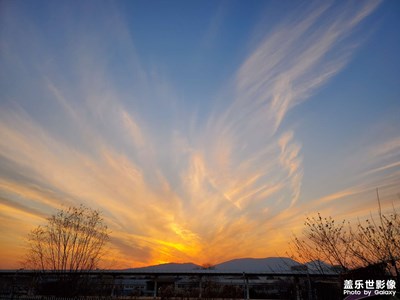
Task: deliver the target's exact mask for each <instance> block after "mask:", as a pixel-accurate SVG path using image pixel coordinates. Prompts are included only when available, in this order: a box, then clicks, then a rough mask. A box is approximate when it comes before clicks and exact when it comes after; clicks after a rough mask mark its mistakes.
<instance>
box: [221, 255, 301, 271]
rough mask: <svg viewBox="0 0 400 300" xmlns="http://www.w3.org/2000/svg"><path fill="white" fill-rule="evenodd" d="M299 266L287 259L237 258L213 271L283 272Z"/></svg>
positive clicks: (297, 263)
mask: <svg viewBox="0 0 400 300" xmlns="http://www.w3.org/2000/svg"><path fill="white" fill-rule="evenodd" d="M300 265H301V264H300V263H299V262H297V261H295V260H293V259H291V258H288V257H267V258H239V259H233V260H230V261H227V262H224V263H221V264H218V265H216V266H215V269H216V270H218V271H232V272H285V271H290V268H291V267H293V266H300Z"/></svg>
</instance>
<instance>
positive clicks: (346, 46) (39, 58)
mask: <svg viewBox="0 0 400 300" xmlns="http://www.w3.org/2000/svg"><path fill="white" fill-rule="evenodd" d="M0 6H1V7H0V11H1V13H0V14H1V17H0V47H1V53H0V70H1V71H0V106H1V110H0V135H1V141H0V207H1V210H0V220H1V222H0V223H1V224H2V225H1V227H0V242H1V244H3V245H7V246H6V247H4V249H2V250H1V257H2V258H1V261H0V262H1V264H0V267H3V268H6V267H17V265H18V260H19V257H20V256H21V255H22V254H23V251H24V238H25V236H26V234H27V232H29V230H31V229H32V228H34V227H35V226H37V225H38V224H42V223H43V222H44V218H45V217H46V216H48V215H49V214H51V213H53V212H54V211H55V210H56V209H58V208H60V207H63V206H68V205H77V204H80V203H84V204H86V205H88V206H90V207H94V208H96V209H100V210H102V211H103V213H104V216H105V219H106V221H107V223H108V224H109V226H110V228H111V230H112V232H113V234H112V239H111V248H112V249H111V252H110V255H109V257H108V266H109V267H132V266H140V265H147V264H152V263H162V262H171V261H175V262H187V261H192V262H196V263H217V262H221V261H224V260H227V259H231V258H237V257H244V256H246V257H247V256H251V257H267V256H276V255H284V253H280V252H279V251H281V249H282V248H284V246H285V245H287V242H288V241H289V239H290V236H291V235H292V233H298V232H300V231H301V228H302V224H303V220H304V218H305V217H306V216H307V215H308V216H311V215H313V214H315V213H317V212H321V213H322V214H325V215H332V216H333V217H335V218H347V219H357V217H362V216H364V215H367V214H369V213H370V212H371V211H372V212H373V211H376V207H377V203H376V194H375V189H376V188H379V190H380V194H381V198H382V203H383V205H384V207H391V206H392V205H395V206H399V201H400V200H399V197H398V194H399V193H400V189H399V186H400V184H399V183H400V135H399V132H400V130H399V129H400V118H399V115H400V100H399V95H400V84H399V78H400V76H399V75H400V74H399V72H400V71H399V70H400V59H399V55H398V53H400V36H399V34H398V31H396V29H397V28H398V27H399V25H400V24H399V23H400V18H399V16H400V5H399V4H398V3H397V2H396V1H357V2H355V1H354V2H339V1H337V2H330V1H324V2H309V1H290V2H289V1H287V2H284V1H104V2H103V1H101V2H98V1H82V2H79V3H78V2H69V1H57V2H51V1H35V2H28V1H3V2H1V4H0ZM238 244H240V245H241V247H237V245H238Z"/></svg>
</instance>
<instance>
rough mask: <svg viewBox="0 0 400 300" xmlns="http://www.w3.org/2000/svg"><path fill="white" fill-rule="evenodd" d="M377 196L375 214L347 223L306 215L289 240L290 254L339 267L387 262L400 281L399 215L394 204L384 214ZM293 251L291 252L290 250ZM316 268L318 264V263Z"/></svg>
mask: <svg viewBox="0 0 400 300" xmlns="http://www.w3.org/2000/svg"><path fill="white" fill-rule="evenodd" d="M377 198H378V205H379V210H378V217H373V215H372V214H371V217H370V218H369V219H366V220H364V221H362V220H358V223H357V224H356V226H351V224H350V223H349V222H346V221H344V220H343V221H341V222H335V220H334V219H333V218H332V217H328V218H323V217H321V215H320V214H318V216H317V217H312V218H307V219H306V221H305V223H304V225H305V229H304V231H303V235H302V236H301V237H298V236H295V237H294V239H293V241H292V255H291V256H292V257H294V258H297V259H300V260H302V261H325V262H329V263H330V264H331V265H339V266H340V267H341V268H342V270H345V271H346V270H351V269H356V268H365V267H370V266H374V265H387V267H388V269H389V270H390V271H391V273H392V275H394V276H395V277H396V278H397V280H399V279H400V278H399V277H400V276H399V263H400V215H399V213H398V212H397V211H396V209H395V207H394V206H393V210H392V211H391V212H390V213H386V214H384V213H383V212H382V210H381V204H380V199H379V194H378V193H377ZM293 252H294V253H293ZM317 267H318V266H317Z"/></svg>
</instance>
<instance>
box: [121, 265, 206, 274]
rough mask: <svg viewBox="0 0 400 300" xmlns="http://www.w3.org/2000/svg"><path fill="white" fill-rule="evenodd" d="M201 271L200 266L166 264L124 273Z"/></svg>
mask: <svg viewBox="0 0 400 300" xmlns="http://www.w3.org/2000/svg"><path fill="white" fill-rule="evenodd" d="M198 269H201V266H199V265H196V264H193V263H182V264H181V263H166V264H160V265H155V266H148V267H142V268H131V269H126V271H132V270H135V271H152V272H189V271H194V270H198Z"/></svg>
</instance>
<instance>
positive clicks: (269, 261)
mask: <svg viewBox="0 0 400 300" xmlns="http://www.w3.org/2000/svg"><path fill="white" fill-rule="evenodd" d="M314 263H315V262H314ZM308 264H310V265H309V267H311V268H312V264H313V263H308ZM300 265H302V264H301V263H299V262H297V261H295V260H293V259H291V258H288V257H267V258H238V259H233V260H230V261H227V262H223V263H220V264H217V265H215V266H213V268H212V270H215V271H223V272H225V271H226V272H286V271H290V270H291V267H293V266H300ZM306 265H307V264H306ZM329 266H330V265H328V264H324V267H325V268H329ZM202 268H203V267H202V266H200V265H196V264H193V263H166V264H160V265H155V266H148V267H142V268H131V269H126V271H150V272H190V271H196V270H200V269H202Z"/></svg>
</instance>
